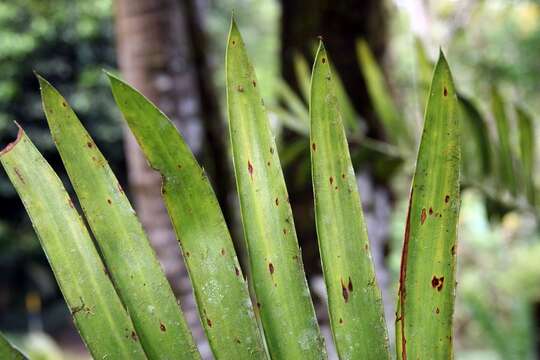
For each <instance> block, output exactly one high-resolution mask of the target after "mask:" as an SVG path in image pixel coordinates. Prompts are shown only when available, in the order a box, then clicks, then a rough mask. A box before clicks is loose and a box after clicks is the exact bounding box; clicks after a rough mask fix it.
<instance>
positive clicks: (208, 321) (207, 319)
mask: <svg viewBox="0 0 540 360" xmlns="http://www.w3.org/2000/svg"><path fill="white" fill-rule="evenodd" d="M206 323H207V324H208V326H209V327H212V320H210V319H209V318H206Z"/></svg>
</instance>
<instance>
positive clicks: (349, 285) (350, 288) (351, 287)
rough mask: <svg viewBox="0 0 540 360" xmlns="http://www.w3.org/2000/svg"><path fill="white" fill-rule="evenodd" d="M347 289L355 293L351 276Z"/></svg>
mask: <svg viewBox="0 0 540 360" xmlns="http://www.w3.org/2000/svg"><path fill="white" fill-rule="evenodd" d="M347 289H349V291H350V292H352V291H353V284H352V280H351V277H350V276H349V284H348V285H347Z"/></svg>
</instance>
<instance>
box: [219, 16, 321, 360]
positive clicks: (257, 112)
mask: <svg viewBox="0 0 540 360" xmlns="http://www.w3.org/2000/svg"><path fill="white" fill-rule="evenodd" d="M226 79H227V105H228V112H229V130H230V133H231V143H232V149H233V160H234V167H235V173H236V184H237V188H238V194H239V197H240V208H241V212H242V221H243V225H244V234H245V238H246V241H247V245H248V246H247V248H248V252H249V256H250V263H251V273H252V274H253V286H254V289H255V294H256V296H257V301H258V306H259V307H260V314H261V320H262V324H263V327H264V332H265V336H266V342H267V345H268V349H269V351H270V356H271V357H272V358H274V359H291V360H295V359H323V358H326V351H325V348H324V343H323V339H322V337H321V334H320V331H319V328H318V325H317V321H316V318H315V311H314V309H313V304H312V302H311V297H310V293H309V289H308V286H307V282H306V278H305V275H304V269H303V266H302V260H301V253H300V249H299V247H298V241H297V238H296V231H295V228H294V222H293V218H292V212H291V207H290V205H289V202H288V195H287V189H286V186H285V181H284V179H283V173H282V170H281V167H280V162H279V157H278V154H277V150H276V144H275V141H274V138H273V136H272V133H271V130H270V125H269V123H268V117H267V114H266V110H265V107H264V105H263V103H262V99H261V97H260V95H259V91H258V84H257V80H256V78H255V72H254V70H253V68H252V66H251V64H250V62H249V59H248V56H247V53H246V50H245V47H244V43H243V40H242V37H241V36H240V33H239V32H238V29H237V27H236V24H235V23H234V21H233V22H232V24H231V30H230V33H229V41H228V45H227V55H226Z"/></svg>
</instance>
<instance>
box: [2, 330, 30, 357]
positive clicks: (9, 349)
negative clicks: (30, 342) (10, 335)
mask: <svg viewBox="0 0 540 360" xmlns="http://www.w3.org/2000/svg"><path fill="white" fill-rule="evenodd" d="M0 359H5V360H26V359H27V358H26V356H24V355H23V354H22V353H21V352H20V351H19V350H18V349H16V348H15V347H14V346H13V345H12V344H11V343H10V342H9V341H7V339H6V338H5V337H4V335H3V334H2V333H0Z"/></svg>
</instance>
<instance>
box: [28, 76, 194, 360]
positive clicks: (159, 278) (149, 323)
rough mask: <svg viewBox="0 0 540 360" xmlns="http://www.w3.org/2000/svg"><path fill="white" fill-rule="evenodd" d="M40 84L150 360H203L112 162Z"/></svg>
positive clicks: (71, 174) (84, 205)
mask: <svg viewBox="0 0 540 360" xmlns="http://www.w3.org/2000/svg"><path fill="white" fill-rule="evenodd" d="M38 79H39V83H40V87H41V95H42V101H43V110H44V112H45V114H46V117H47V121H48V124H49V128H50V130H51V134H52V137H53V140H54V142H55V144H56V147H57V149H58V151H59V153H60V156H61V158H62V161H63V163H64V166H65V168H66V170H67V173H68V175H69V178H70V180H71V183H72V184H73V187H74V189H75V192H76V193H77V197H78V199H79V201H80V204H81V207H82V209H83V211H84V214H85V216H86V219H87V220H88V224H89V225H90V228H91V229H92V232H93V233H94V236H95V239H96V241H97V244H98V245H99V248H100V250H101V253H102V255H103V258H104V262H105V263H106V265H107V267H108V269H109V273H110V275H111V278H112V280H113V282H114V283H115V285H116V288H117V290H118V293H119V295H120V297H121V299H122V300H123V302H124V304H125V305H126V308H127V310H128V312H129V314H130V316H131V318H132V320H133V324H134V326H135V329H136V331H137V334H138V336H139V339H140V341H141V344H142V346H143V348H144V350H145V352H146V354H147V355H148V357H149V358H151V359H164V358H170V357H174V358H183V359H198V358H200V356H199V354H198V351H197V349H196V347H195V342H194V341H193V338H192V336H191V333H190V331H189V328H188V326H187V323H186V321H185V319H184V317H183V314H182V312H181V310H180V308H179V306H178V304H177V302H176V298H175V296H174V294H173V292H172V289H171V287H170V285H169V283H168V281H167V279H166V277H165V274H164V273H163V270H162V269H161V266H160V264H159V262H158V260H157V257H156V255H155V253H154V250H153V249H152V247H151V246H150V243H149V241H148V238H147V236H146V233H145V231H144V230H143V228H142V225H141V224H140V222H139V220H138V219H137V217H136V216H135V211H134V210H133V208H132V206H131V204H130V202H129V200H128V199H127V197H126V195H125V194H124V191H123V190H122V188H121V187H120V184H119V183H118V180H117V179H116V177H115V175H114V173H113V172H112V170H111V168H110V167H109V165H108V163H107V160H106V159H105V158H104V156H103V154H102V153H101V152H100V151H99V149H98V148H97V146H96V144H95V143H94V141H93V140H92V138H91V137H90V135H89V134H88V132H87V131H86V130H85V129H84V127H83V126H82V124H81V123H80V121H79V119H78V118H77V116H76V115H75V113H74V112H73V110H72V109H71V107H70V106H69V104H68V103H67V101H66V100H65V99H64V98H63V97H62V95H61V94H60V93H59V92H58V91H57V90H56V89H55V88H54V87H53V86H52V85H51V84H49V83H48V82H47V81H46V80H45V79H43V78H42V77H40V76H38Z"/></svg>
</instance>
